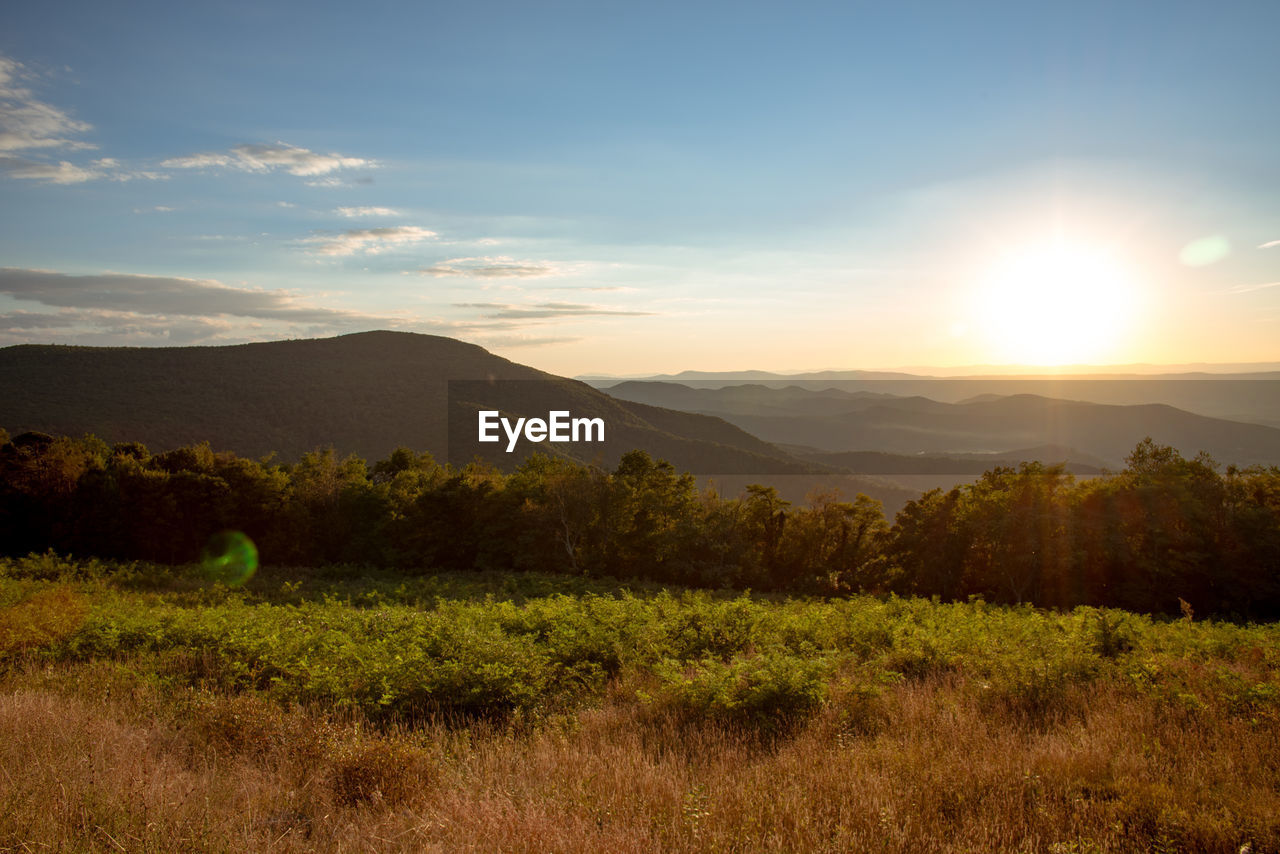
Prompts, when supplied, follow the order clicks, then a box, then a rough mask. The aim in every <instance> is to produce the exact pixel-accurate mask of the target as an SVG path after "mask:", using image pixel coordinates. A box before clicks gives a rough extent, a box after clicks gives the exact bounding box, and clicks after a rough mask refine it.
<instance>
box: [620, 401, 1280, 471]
mask: <svg viewBox="0 0 1280 854" xmlns="http://www.w3.org/2000/svg"><path fill="white" fill-rule="evenodd" d="M673 385H674V384H671V383H643V382H635V381H632V382H626V383H621V384H619V385H616V386H613V387H611V388H609V389H608V391H609V393H610V394H612V395H615V396H617V397H623V398H626V399H643V400H644V401H646V402H648V403H655V404H659V405H666V406H679V407H681V408H688V409H690V410H692V411H696V412H701V413H706V414H714V415H719V416H720V417H722V418H724V419H725V420H727V421H730V422H732V423H734V424H736V425H738V426H739V427H741V428H743V429H744V430H746V431H748V432H749V433H751V434H753V435H756V436H759V437H760V438H762V439H764V440H765V441H769V442H776V443H779V444H781V445H787V446H808V447H810V448H812V449H815V450H817V451H825V452H849V451H878V452H883V453H890V454H911V455H917V454H932V455H947V456H951V457H956V456H962V455H965V454H987V455H991V454H994V455H997V456H999V457H1005V456H1009V453H1007V452H1009V450H1010V449H1013V448H1029V447H1040V446H1045V445H1052V446H1058V447H1060V448H1066V449H1075V451H1076V454H1075V455H1070V454H1068V455H1067V458H1070V459H1072V460H1073V461H1076V462H1082V463H1086V464H1088V465H1095V466H1096V465H1098V464H1099V463H1101V464H1104V465H1107V466H1109V467H1113V468H1118V467H1119V466H1120V464H1121V462H1122V461H1123V459H1124V457H1125V456H1126V455H1127V454H1128V453H1129V452H1130V451H1131V450H1132V449H1133V447H1134V445H1136V444H1137V443H1138V442H1139V441H1140V440H1141V439H1142V438H1143V437H1145V436H1150V437H1151V438H1153V439H1154V440H1155V441H1156V442H1158V443H1161V444H1167V445H1172V446H1173V447H1175V448H1177V449H1178V450H1180V451H1181V452H1183V453H1184V454H1188V455H1194V454H1196V453H1198V452H1199V451H1202V450H1203V451H1208V452H1209V453H1210V454H1211V455H1212V456H1213V457H1214V458H1215V459H1216V460H1218V461H1219V462H1222V463H1236V464H1240V465H1251V464H1255V463H1261V464H1265V465H1276V464H1280V429H1277V428H1274V427H1267V426H1264V425H1259V424H1249V423H1242V422H1236V421H1229V420H1225V419H1220V418H1210V417H1206V416H1203V415H1197V414H1194V413H1191V412H1187V411H1184V410H1181V409H1177V408H1175V407H1172V406H1168V405H1165V404H1152V403H1149V404H1136V405H1124V406H1121V405H1111V404H1099V403H1089V402H1085V401H1076V400H1059V399H1054V398H1047V397H1042V396H1039V395H1031V394H1017V395H1009V396H1002V397H988V396H985V395H983V396H979V397H977V398H975V399H972V400H970V401H969V402H967V403H943V402H939V401H936V400H930V399H928V398H923V397H918V396H913V397H893V396H889V395H884V394H869V393H868V392H866V391H861V392H850V391H847V390H842V389H821V390H806V389H803V388H800V387H797V386H791V387H784V388H770V387H768V386H765V385H761V384H751V385H744V386H736V387H730V388H718V389H697V388H689V387H687V386H680V387H678V388H673V387H672V386H673ZM1256 385H1257V387H1258V388H1263V387H1265V386H1266V385H1267V384H1266V383H1264V382H1258V383H1256ZM807 458H808V459H813V460H815V461H816V460H822V461H823V462H826V463H828V464H833V465H840V466H842V467H847V464H848V462H851V461H849V460H846V461H845V462H843V463H842V462H838V461H837V460H836V459H833V458H828V457H813V456H808V457H807ZM989 459H994V457H989ZM878 470H882V469H878ZM917 470H918V469H917V468H916V467H915V466H912V467H910V468H909V469H908V471H917ZM946 470H948V471H949V470H950V469H946ZM899 473H901V472H899Z"/></svg>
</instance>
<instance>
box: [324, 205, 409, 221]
mask: <svg viewBox="0 0 1280 854" xmlns="http://www.w3.org/2000/svg"><path fill="white" fill-rule="evenodd" d="M333 212H334V213H336V214H338V215H339V216H345V217H348V218H352V219H354V218H355V217H360V216H400V212H399V211H397V210H395V209H394V208H378V207H363V208H335V209H334V211H333Z"/></svg>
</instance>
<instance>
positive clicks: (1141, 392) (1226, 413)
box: [584, 371, 1280, 427]
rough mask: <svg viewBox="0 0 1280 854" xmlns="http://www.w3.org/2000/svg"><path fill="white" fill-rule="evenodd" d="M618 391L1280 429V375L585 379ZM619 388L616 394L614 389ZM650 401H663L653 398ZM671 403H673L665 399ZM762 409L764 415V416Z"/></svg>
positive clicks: (750, 374)
mask: <svg viewBox="0 0 1280 854" xmlns="http://www.w3.org/2000/svg"><path fill="white" fill-rule="evenodd" d="M584 380H585V381H586V382H589V383H591V384H592V385H594V386H596V387H598V388H603V389H606V390H608V389H612V388H616V387H618V386H619V385H623V384H625V385H628V386H632V385H648V386H654V387H656V386H675V385H681V386H684V387H687V388H693V389H723V388H725V387H729V386H732V387H738V388H743V387H751V388H771V389H785V388H788V387H789V388H792V389H797V390H808V391H820V392H822V393H824V394H830V393H846V394H864V395H879V396H884V397H912V396H919V397H926V398H929V399H931V400H936V401H941V402H943V403H962V402H966V401H973V400H975V399H977V398H981V397H983V396H989V397H1010V396H1012V395H1019V394H1033V395H1039V396H1040V397H1051V398H1056V399H1060V400H1087V401H1089V402H1091V403H1108V404H1113V405H1116V406H1133V405H1138V404H1146V403H1163V404H1166V405H1168V406H1173V407H1176V408H1178V409H1184V410H1186V411H1188V412H1194V413H1196V414H1197V415H1207V416H1210V417H1212V418H1224V419H1227V420H1229V421H1245V422H1248V423H1252V424H1263V425H1266V426H1270V427H1280V372H1276V371H1259V372H1256V373H1235V374H1207V373H1176V374H1153V375H1144V376H1133V375H1128V376H1124V375H1067V376H959V377H932V376H913V375H911V374H894V373H882V372H881V373H876V372H869V371H822V372H817V373H808V374H770V373H767V372H765V371H745V372H732V373H729V372H726V373H707V372H692V371H687V372H685V373H683V374H680V375H678V376H676V377H672V376H668V375H663V376H656V377H648V378H643V379H638V380H632V381H629V382H626V383H623V382H622V381H620V380H618V379H616V378H603V377H600V378H595V377H592V378H584ZM612 393H613V392H612V391H610V394H612ZM646 402H656V401H653V400H649V401H646ZM659 405H664V406H670V405H673V404H670V403H667V404H659ZM760 414H762V413H760Z"/></svg>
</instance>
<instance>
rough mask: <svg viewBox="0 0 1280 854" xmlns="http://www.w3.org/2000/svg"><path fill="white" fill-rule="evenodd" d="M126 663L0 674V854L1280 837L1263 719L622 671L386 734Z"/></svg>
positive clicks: (1119, 704)
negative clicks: (728, 726) (593, 698)
mask: <svg viewBox="0 0 1280 854" xmlns="http://www.w3.org/2000/svg"><path fill="white" fill-rule="evenodd" d="M156 685H157V683H156V682H155V681H154V680H152V681H146V680H143V679H141V678H139V677H136V676H133V675H131V673H130V671H128V670H127V669H126V668H125V667H124V666H123V665H121V664H109V663H94V664H83V665H65V666H59V667H58V668H49V669H42V668H35V667H28V668H25V669H16V670H14V671H11V672H10V674H9V675H8V676H6V677H4V678H3V679H2V680H0V805H3V810H2V811H0V816H2V817H0V851H59V850H64V851H131V852H132V851H147V852H152V851H154V852H165V851H175V852H176V851H184V852H185V851H197V850H212V851H250V850H252V851H280V852H285V851H564V852H574V851H584V852H585V851H591V852H643V851H675V852H679V851H723V852H733V851H744V852H745V851H870V850H875V851H900V852H908V851H909V852H934V851H936V852H944V851H945V852H960V851H972V852H980V851H1028V852H1063V854H1065V852H1111V851H1133V852H1138V851H1144V852H1145V851H1188V852H1201V851H1203V852H1232V854H1235V852H1237V851H1239V850H1240V848H1241V846H1242V845H1245V844H1249V845H1251V850H1252V851H1253V852H1264V851H1280V756H1277V752H1276V749H1275V746H1276V744H1277V735H1278V733H1277V727H1276V724H1275V721H1274V720H1269V719H1267V720H1261V721H1257V722H1253V721H1250V720H1248V719H1245V718H1230V719H1213V718H1208V717H1206V716H1205V714H1204V713H1203V712H1198V711H1194V710H1179V709H1177V708H1175V707H1172V706H1170V705H1168V704H1166V703H1163V702H1162V701H1160V700H1157V699H1154V698H1152V697H1151V696H1149V695H1139V694H1135V693H1131V692H1126V691H1123V690H1120V689H1117V688H1114V687H1110V686H1108V685H1105V684H1098V685H1095V686H1093V687H1091V688H1087V689H1081V693H1080V694H1079V695H1078V696H1075V697H1072V698H1070V702H1068V703H1066V704H1065V705H1064V708H1065V709H1066V710H1067V711H1065V712H1064V713H1062V714H1048V715H1044V716H1041V717H1040V718H1038V719H1035V720H1031V719H1028V717H1027V716H1026V715H1025V714H1022V713H1018V712H1016V711H1013V710H1001V709H999V708H995V709H993V708H989V707H988V706H987V705H984V704H983V703H982V702H981V696H980V692H976V691H974V690H972V688H973V686H969V685H966V684H965V683H964V682H962V681H960V680H959V679H956V678H954V677H953V678H950V679H941V678H940V679H926V680H920V681H915V682H905V683H903V684H900V685H897V686H894V687H892V688H890V689H888V690H887V691H886V692H884V694H883V695H882V696H881V697H880V698H879V699H878V700H876V701H875V702H874V704H873V705H872V706H871V707H868V705H867V701H866V699H865V698H863V697H860V696H849V697H838V696H837V697H835V698H833V701H832V702H831V703H830V704H829V705H828V706H827V707H825V708H824V709H823V710H822V711H821V712H820V713H819V714H818V715H817V716H816V717H815V718H813V719H812V720H811V721H810V722H809V723H808V724H807V725H805V726H803V727H802V728H800V729H797V730H795V731H792V732H790V733H788V734H786V735H784V736H778V737H775V738H773V739H764V738H762V737H761V736H759V735H755V736H753V735H748V734H743V733H734V732H730V731H727V730H725V729H723V728H718V727H714V726H707V725H703V726H694V725H689V724H685V723H679V722H677V721H676V720H675V719H674V718H669V717H665V716H664V715H663V714H662V713H659V712H655V711H654V710H652V709H646V708H645V707H644V706H643V705H642V704H640V703H638V702H637V701H636V699H635V691H634V685H628V684H625V683H622V682H619V683H616V684H615V685H614V686H613V689H612V691H611V692H610V694H609V697H608V698H607V699H606V700H605V701H604V702H603V703H602V704H601V705H600V707H598V708H594V709H588V710H586V711H582V712H580V713H578V714H577V715H575V716H572V717H567V718H563V719H558V720H553V721H546V722H543V723H541V724H539V725H538V726H536V727H525V728H523V729H516V728H513V727H505V728H504V727H497V726H491V727H483V726H477V725H472V726H469V727H463V726H452V727H449V726H444V725H425V726H418V727H416V728H413V729H406V728H399V727H394V726H392V727H390V728H385V727H384V728H383V729H381V730H374V729H372V728H370V727H369V726H368V725H366V724H365V723H363V722H362V721H360V720H358V719H353V718H351V717H350V716H348V717H346V718H343V717H341V716H338V715H335V714H334V713H331V712H319V711H305V710H297V709H294V710H284V709H281V708H280V707H278V706H275V705H273V704H271V703H269V702H268V701H265V700H262V699H259V698H257V697H255V696H253V695H239V696H228V695H215V694H208V693H203V692H200V691H193V690H191V689H188V688H182V689H171V688H165V687H156Z"/></svg>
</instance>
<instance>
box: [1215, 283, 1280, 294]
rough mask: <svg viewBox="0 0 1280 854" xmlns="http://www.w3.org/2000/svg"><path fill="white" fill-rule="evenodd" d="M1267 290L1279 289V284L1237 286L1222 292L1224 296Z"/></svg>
mask: <svg viewBox="0 0 1280 854" xmlns="http://www.w3.org/2000/svg"><path fill="white" fill-rule="evenodd" d="M1267 288H1280V282H1266V283H1265V284H1261V285H1237V286H1236V287H1234V288H1228V289H1227V290H1225V291H1223V293H1224V294H1251V293H1253V292H1254V291H1263V290H1266V289H1267Z"/></svg>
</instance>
